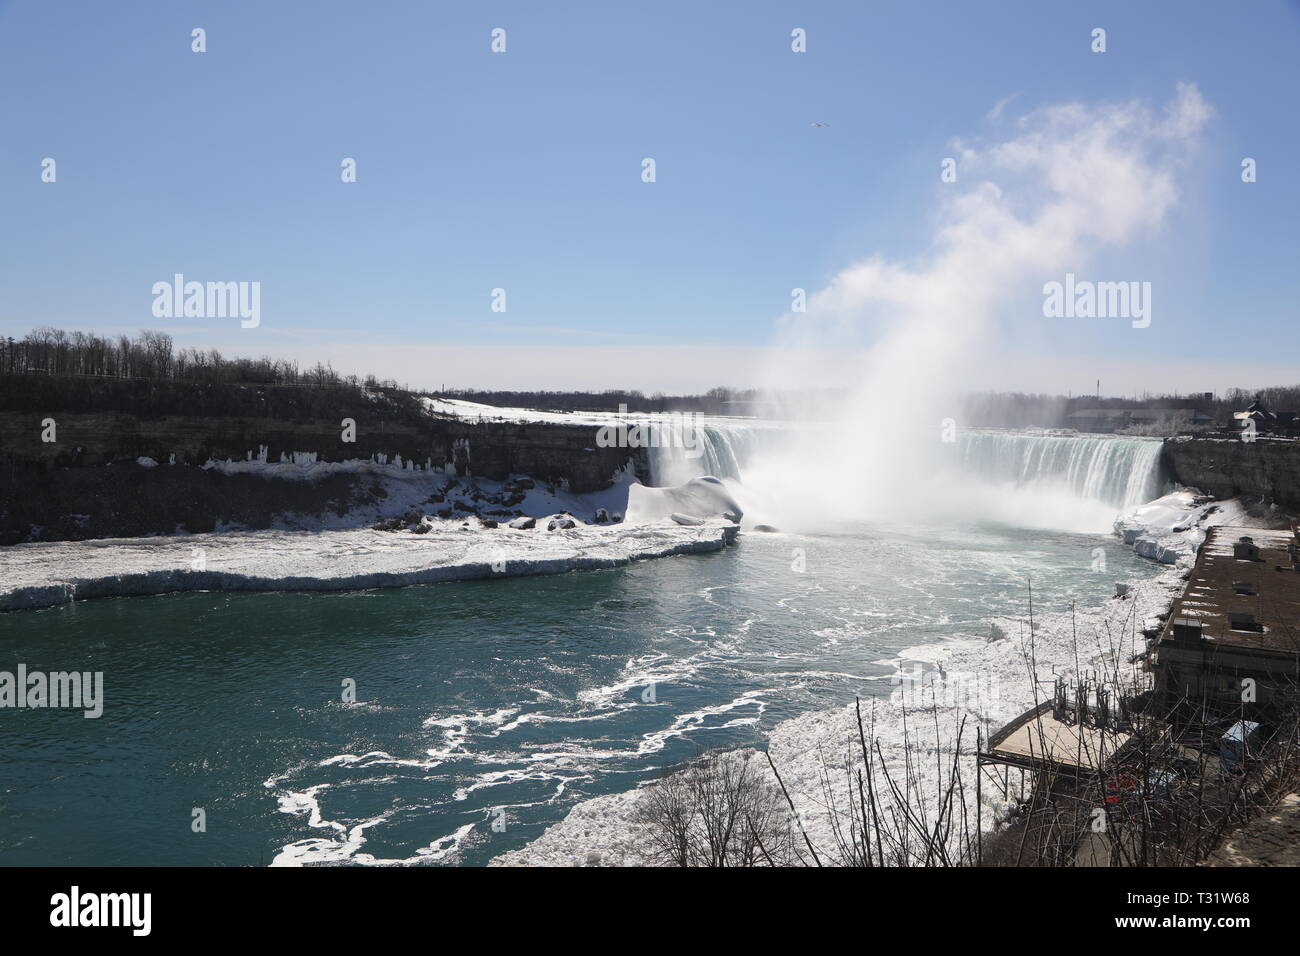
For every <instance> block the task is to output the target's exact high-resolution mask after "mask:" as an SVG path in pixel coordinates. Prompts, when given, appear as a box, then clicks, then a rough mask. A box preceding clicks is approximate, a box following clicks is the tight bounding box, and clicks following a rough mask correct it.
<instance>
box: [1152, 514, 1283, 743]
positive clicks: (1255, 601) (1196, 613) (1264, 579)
mask: <svg viewBox="0 0 1300 956" xmlns="http://www.w3.org/2000/svg"><path fill="white" fill-rule="evenodd" d="M1298 569H1300V536H1297V534H1296V532H1294V531H1292V532H1287V531H1264V530H1260V529H1258V528H1233V527H1228V526H1221V527H1217V528H1211V529H1210V530H1209V532H1208V533H1207V535H1206V538H1205V542H1204V543H1203V544H1202V545H1201V548H1200V550H1199V551H1198V553H1197V557H1196V565H1195V567H1194V568H1193V569H1192V573H1191V577H1190V578H1189V580H1188V582H1187V588H1186V590H1185V591H1184V592H1183V594H1182V596H1181V597H1180V598H1178V600H1176V601H1175V602H1174V606H1173V608H1172V609H1171V611H1170V614H1169V619H1168V621H1167V622H1166V624H1165V627H1164V628H1163V630H1162V631H1161V634H1160V636H1159V639H1158V640H1157V642H1156V644H1155V645H1154V647H1153V649H1152V651H1153V652H1152V654H1151V663H1152V667H1153V669H1154V670H1155V674H1156V698H1157V701H1158V702H1159V704H1160V705H1161V707H1162V708H1163V710H1165V711H1166V712H1168V713H1171V714H1174V715H1175V717H1176V718H1177V717H1178V715H1181V716H1182V717H1184V718H1187V719H1190V720H1193V721H1195V722H1202V721H1206V720H1213V719H1215V718H1218V717H1237V718H1238V719H1240V718H1243V717H1249V718H1252V719H1253V718H1256V717H1267V716H1268V715H1269V714H1270V713H1271V712H1273V711H1274V710H1276V708H1277V706H1278V705H1280V704H1282V703H1284V702H1287V701H1291V702H1294V701H1297V700H1300V570H1298Z"/></svg>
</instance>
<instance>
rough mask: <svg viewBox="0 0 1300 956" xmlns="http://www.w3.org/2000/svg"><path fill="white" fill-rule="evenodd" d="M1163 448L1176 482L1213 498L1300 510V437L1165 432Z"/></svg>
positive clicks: (1292, 510) (1291, 510) (1293, 510)
mask: <svg viewBox="0 0 1300 956" xmlns="http://www.w3.org/2000/svg"><path fill="white" fill-rule="evenodd" d="M1163 454H1164V459H1165V464H1166V466H1167V467H1168V469H1169V472H1170V474H1171V475H1172V476H1173V477H1174V480H1175V481H1178V482H1180V483H1181V484H1184V485H1189V486H1191V487H1193V488H1199V489H1200V490H1201V491H1204V492H1208V493H1209V494H1212V495H1215V496H1216V497H1219V498H1231V497H1235V496H1238V495H1242V496H1246V497H1250V498H1258V499H1261V500H1263V501H1265V502H1267V503H1272V504H1276V505H1277V506H1278V507H1280V508H1284V509H1286V510H1287V511H1290V512H1300V441H1291V440H1286V439H1275V438H1264V437H1260V438H1259V439H1257V440H1256V441H1253V442H1244V441H1240V440H1237V439H1232V438H1171V439H1169V440H1167V441H1166V442H1165V443H1164V449H1163Z"/></svg>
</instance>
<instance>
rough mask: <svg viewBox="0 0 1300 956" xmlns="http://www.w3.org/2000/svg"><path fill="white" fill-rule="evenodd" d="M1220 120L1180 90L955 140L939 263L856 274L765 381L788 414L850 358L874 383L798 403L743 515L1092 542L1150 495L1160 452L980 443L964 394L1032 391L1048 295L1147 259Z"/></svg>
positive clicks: (833, 283)
mask: <svg viewBox="0 0 1300 956" xmlns="http://www.w3.org/2000/svg"><path fill="white" fill-rule="evenodd" d="M1211 113H1212V110H1211V108H1210V107H1209V105H1208V104H1207V103H1206V102H1205V101H1204V99H1203V98H1202V97H1201V95H1200V93H1199V91H1198V90H1197V88H1196V87H1195V86H1194V85H1191V84H1179V85H1178V86H1177V88H1176V91H1175V93H1174V96H1173V97H1172V99H1171V100H1170V101H1169V102H1168V103H1167V104H1166V105H1165V106H1164V108H1163V109H1155V108H1153V107H1152V106H1151V104H1148V103H1144V102H1140V101H1131V102H1123V103H1098V104H1082V103H1065V104H1059V105H1055V106H1048V107H1044V108H1041V109H1037V110H1034V111H1032V112H1030V113H1028V114H1027V115H1025V116H1022V117H1020V118H1019V119H1018V120H1017V121H1016V122H1015V123H1014V124H1012V125H1010V126H1000V127H997V128H996V133H995V134H994V135H990V136H989V137H988V138H987V139H979V140H970V141H963V142H960V143H954V144H953V150H954V155H957V156H959V157H960V159H959V162H958V166H959V170H960V172H959V174H958V177H957V181H956V182H952V183H946V184H942V185H939V186H937V189H938V192H937V194H936V200H937V212H936V215H935V222H936V225H935V227H934V231H933V236H932V241H931V242H930V244H929V246H928V248H927V249H926V251H925V252H924V253H922V254H921V255H918V256H916V257H915V258H913V259H911V260H906V261H891V260H888V259H886V258H884V257H883V256H881V255H871V256H868V257H866V258H864V259H862V260H861V261H859V262H856V263H853V264H851V265H849V266H847V267H845V268H843V269H842V270H840V271H839V272H837V273H836V274H834V275H833V276H831V277H830V279H829V280H828V281H826V282H825V283H824V284H823V285H822V287H821V288H820V290H818V291H816V292H810V294H809V295H808V297H807V309H806V311H800V312H791V313H788V314H786V315H785V316H783V317H782V318H781V320H780V321H779V323H778V328H777V331H776V334H775V337H774V342H773V345H774V348H772V349H771V350H770V353H771V355H772V356H773V357H772V360H771V362H770V364H769V366H768V367H767V369H766V370H765V373H764V382H763V384H764V385H765V386H766V388H767V389H768V392H769V394H770V397H771V400H772V401H773V402H779V401H780V396H781V395H782V394H786V393H788V392H789V391H791V390H794V391H797V392H800V393H803V394H816V393H817V390H818V389H824V388H825V387H826V386H827V385H828V384H830V383H828V382H827V380H826V377H827V370H826V368H825V357H826V356H828V355H851V356H853V357H854V359H855V360H856V361H857V365H858V368H857V374H856V375H855V376H854V378H853V384H852V385H851V387H850V388H849V389H848V390H847V396H846V397H844V398H843V399H835V400H827V401H825V402H822V403H820V404H813V405H812V406H808V405H805V406H803V407H801V408H798V409H797V410H795V412H794V415H793V419H794V421H793V422H792V425H791V427H789V428H786V429H784V430H783V431H782V433H781V439H780V445H781V446H782V447H781V448H780V449H779V450H778V449H774V448H772V447H765V448H763V449H762V452H763V453H762V454H758V455H754V456H752V458H751V460H749V461H747V462H746V466H745V469H744V471H745V476H744V482H743V486H744V487H743V489H740V490H738V491H737V492H736V493H737V494H739V495H740V496H741V503H742V505H743V504H746V502H747V501H748V504H749V506H750V510H751V513H752V514H754V515H755V516H756V517H757V516H759V515H763V516H766V517H765V518H759V520H765V521H768V522H769V523H773V524H777V525H778V526H782V527H790V528H793V529H798V530H801V531H826V530H831V529H833V528H834V527H835V526H836V525H837V524H838V523H840V522H843V521H844V520H846V519H859V520H868V521H872V520H885V519H892V518H898V519H903V520H908V521H918V522H930V521H934V520H939V521H951V520H953V519H956V518H961V519H966V520H969V519H980V518H985V519H988V520H996V521H1001V522H1006V523H1011V524H1016V525H1021V526H1028V527H1050V528H1062V529H1070V530H1076V531H1087V532H1095V531H1100V530H1106V529H1107V528H1108V527H1109V523H1110V521H1111V519H1113V517H1114V512H1115V510H1116V508H1117V507H1121V506H1123V505H1126V504H1132V503H1135V502H1137V501H1141V500H1146V498H1147V497H1149V496H1150V494H1151V493H1152V492H1153V491H1154V486H1155V485H1156V484H1157V483H1158V480H1157V478H1156V477H1155V476H1153V474H1152V472H1153V471H1154V469H1155V456H1156V455H1157V453H1158V447H1157V446H1156V445H1155V443H1137V442H1131V441H1128V440H1118V441H1117V440H1111V439H1097V440H1093V439H1077V440H1074V442H1075V443H1074V444H1069V443H1067V440H1065V439H1059V440H1058V439H1054V438H1047V437H1043V438H1028V437H1025V436H1010V435H1008V436H1006V437H1005V438H1003V439H996V438H993V437H972V435H973V433H971V432H969V431H966V430H964V429H962V428H961V426H963V425H966V424H968V423H965V422H963V421H962V408H963V400H962V396H963V395H965V394H968V393H969V392H970V391H971V390H972V388H973V383H975V382H977V381H978V382H985V383H986V382H987V381H988V380H989V377H990V375H993V376H994V378H995V380H999V381H1005V382H1006V387H1007V388H1008V389H1009V390H1014V389H1015V387H1016V378H1017V366H1016V362H1017V360H1016V359H1014V358H1010V357H1009V356H1010V354H1011V352H1012V347H1013V346H1016V345H1018V344H1020V343H1021V342H1022V341H1023V340H1024V339H1026V338H1027V337H1030V336H1036V335H1040V334H1041V333H1042V329H1043V328H1044V327H1043V324H1042V323H1044V322H1045V321H1057V320H1048V319H1045V318H1044V316H1043V314H1042V310H1041V302H1039V303H1038V306H1039V307H1038V308H1037V312H1036V313H1035V311H1034V309H1035V306H1034V305H1033V304H1032V303H1033V302H1034V298H1035V296H1038V295H1040V293H1041V291H1042V289H1043V287H1044V284H1045V283H1046V282H1049V281H1052V280H1054V279H1055V280H1059V279H1060V277H1061V276H1063V275H1065V274H1066V273H1077V274H1086V273H1087V270H1088V266H1089V265H1090V264H1091V263H1093V262H1095V261H1097V260H1098V259H1099V258H1100V257H1101V255H1102V254H1103V253H1106V252H1110V251H1112V250H1116V249H1126V250H1128V249H1132V250H1133V255H1132V257H1131V258H1132V260H1133V261H1134V262H1139V263H1140V261H1141V255H1142V250H1141V247H1140V246H1139V245H1138V243H1139V242H1140V241H1141V240H1144V239H1149V238H1151V237H1152V236H1154V235H1156V234H1157V233H1158V231H1159V229H1160V228H1161V227H1162V226H1164V225H1165V223H1166V221H1167V219H1168V217H1169V213H1170V211H1171V210H1172V209H1173V208H1174V207H1175V206H1176V204H1177V201H1178V198H1179V192H1178V188H1177V181H1178V172H1179V170H1180V169H1181V167H1182V165H1183V164H1184V163H1185V162H1186V160H1187V158H1188V156H1189V155H1191V153H1192V152H1193V147H1194V145H1195V142H1196V140H1197V138H1198V136H1199V134H1200V131H1201V130H1202V128H1203V127H1204V126H1205V124H1206V123H1207V122H1208V120H1209V118H1210V116H1211ZM1007 130H1010V132H1009V133H1008V132H1007ZM1027 300H1028V301H1029V302H1030V303H1031V305H1030V307H1029V308H1028V309H1026V307H1025V305H1024V303H1025V302H1026V301H1027ZM1092 321H1095V320H1092ZM1127 332H1128V334H1133V335H1141V334H1144V333H1143V331H1142V330H1140V329H1128V330H1127ZM1048 338H1049V339H1050V336H1048ZM999 373H1001V374H999ZM954 429H959V430H960V431H961V434H962V437H961V438H959V439H958V440H957V441H955V442H954V441H952V440H951V437H952V435H953V433H954ZM722 457H725V456H722Z"/></svg>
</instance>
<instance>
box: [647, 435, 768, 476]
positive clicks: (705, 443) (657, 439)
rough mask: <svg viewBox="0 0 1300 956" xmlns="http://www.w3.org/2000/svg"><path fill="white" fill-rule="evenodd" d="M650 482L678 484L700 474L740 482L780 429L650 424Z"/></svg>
mask: <svg viewBox="0 0 1300 956" xmlns="http://www.w3.org/2000/svg"><path fill="white" fill-rule="evenodd" d="M650 429H651V432H650V433H651V436H652V437H651V447H650V448H649V449H648V451H649V457H650V483H651V484H653V485H660V486H662V485H679V484H681V483H682V482H684V481H689V480H690V479H691V478H698V477H700V476H701V475H713V476H714V477H715V478H729V479H732V480H735V481H740V480H742V478H743V475H744V469H745V466H746V465H747V464H749V463H750V462H752V461H753V460H754V458H755V456H756V455H757V454H758V453H759V452H761V451H762V450H763V449H764V448H766V447H769V446H771V445H772V444H774V442H773V439H774V438H775V437H776V436H777V435H778V434H779V429H775V428H771V427H763V426H751V425H747V424H745V425H741V424H729V423H722V422H718V421H708V420H705V419H696V420H694V421H692V420H689V419H677V420H672V421H655V422H652V423H651V425H650Z"/></svg>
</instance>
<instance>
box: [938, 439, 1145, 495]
mask: <svg viewBox="0 0 1300 956" xmlns="http://www.w3.org/2000/svg"><path fill="white" fill-rule="evenodd" d="M1160 447H1161V442H1160V441H1159V440H1158V439H1148V438H1126V437H1114V436H1103V435H1048V434H1036V433H1028V432H1002V431H981V430H972V431H963V432H961V433H959V435H958V438H957V451H958V454H959V456H960V459H961V468H962V470H963V471H965V472H967V473H969V474H972V475H976V476H978V477H981V478H984V479H986V480H990V481H994V482H1000V483H1012V484H1015V485H1047V486H1053V487H1057V488H1060V489H1061V490H1063V491H1068V492H1069V493H1070V494H1072V495H1074V496H1075V497H1078V498H1086V499H1089V500H1092V501H1100V502H1103V503H1105V504H1108V505H1114V506H1115V507H1117V508H1122V507H1125V506H1128V505H1135V504H1142V503H1143V502H1146V501H1150V500H1151V499H1153V498H1156V497H1158V496H1159V493H1160V490H1161V484H1162V480H1161V474H1160Z"/></svg>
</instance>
